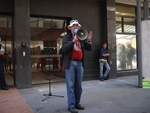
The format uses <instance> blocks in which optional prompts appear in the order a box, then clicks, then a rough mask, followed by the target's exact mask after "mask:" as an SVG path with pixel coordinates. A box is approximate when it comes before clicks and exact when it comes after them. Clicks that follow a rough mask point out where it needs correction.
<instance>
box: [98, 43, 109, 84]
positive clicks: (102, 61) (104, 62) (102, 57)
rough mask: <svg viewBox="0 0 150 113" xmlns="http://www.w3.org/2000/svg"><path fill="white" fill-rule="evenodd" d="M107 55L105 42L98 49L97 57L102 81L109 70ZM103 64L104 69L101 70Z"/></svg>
mask: <svg viewBox="0 0 150 113" xmlns="http://www.w3.org/2000/svg"><path fill="white" fill-rule="evenodd" d="M108 56H109V53H108V50H107V43H106V42H105V43H103V47H102V48H101V50H100V57H99V67H100V77H99V78H100V80H101V81H104V80H105V79H108V73H109V71H110V66H109V64H108V62H107V57H108ZM104 66H105V68H106V70H105V72H103V67H104Z"/></svg>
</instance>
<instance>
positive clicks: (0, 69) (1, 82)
mask: <svg viewBox="0 0 150 113" xmlns="http://www.w3.org/2000/svg"><path fill="white" fill-rule="evenodd" d="M0 87H1V88H3V87H6V81H5V77H4V62H3V61H0Z"/></svg>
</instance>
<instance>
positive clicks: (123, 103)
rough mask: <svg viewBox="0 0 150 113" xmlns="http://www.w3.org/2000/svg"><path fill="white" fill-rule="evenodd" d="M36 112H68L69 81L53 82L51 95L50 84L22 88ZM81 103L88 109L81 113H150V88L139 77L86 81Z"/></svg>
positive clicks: (80, 111)
mask: <svg viewBox="0 0 150 113" xmlns="http://www.w3.org/2000/svg"><path fill="white" fill-rule="evenodd" d="M19 91H20V93H21V94H22V96H23V97H24V98H25V100H26V101H27V103H28V104H29V105H30V107H31V108H32V109H33V110H34V112H35V113H69V112H68V110H67V94H66V84H65V83H64V82H60V83H52V84H51V92H52V95H60V96H64V98H60V97H55V96H54V97H53V96H50V97H48V98H47V99H46V100H45V101H44V102H42V100H43V99H45V96H43V94H48V93H49V91H48V84H41V85H34V86H33V88H29V89H21V90H19ZM81 104H82V105H83V106H84V107H85V110H78V112H79V113H150V89H142V88H138V76H136V75H135V76H127V77H119V78H117V79H110V80H107V81H104V82H102V81H99V80H90V81H83V94H82V99H81Z"/></svg>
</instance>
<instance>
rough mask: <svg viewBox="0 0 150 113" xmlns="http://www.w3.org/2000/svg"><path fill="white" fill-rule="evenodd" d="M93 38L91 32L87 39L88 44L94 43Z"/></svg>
mask: <svg viewBox="0 0 150 113" xmlns="http://www.w3.org/2000/svg"><path fill="white" fill-rule="evenodd" d="M92 38H93V33H92V31H90V32H89V35H88V38H87V40H88V42H89V41H90V42H92Z"/></svg>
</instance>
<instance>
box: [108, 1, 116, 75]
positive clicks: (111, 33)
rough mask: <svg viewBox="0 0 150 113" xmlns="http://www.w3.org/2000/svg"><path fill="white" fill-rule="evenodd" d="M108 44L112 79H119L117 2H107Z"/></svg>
mask: <svg viewBox="0 0 150 113" xmlns="http://www.w3.org/2000/svg"><path fill="white" fill-rule="evenodd" d="M106 6H107V13H106V14H107V34H106V36H107V42H108V51H109V53H110V56H109V64H110V67H111V71H110V73H109V77H110V78H116V77H117V66H116V21H115V20H116V18H115V17H116V15H115V12H116V5H115V0H107V4H106Z"/></svg>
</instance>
